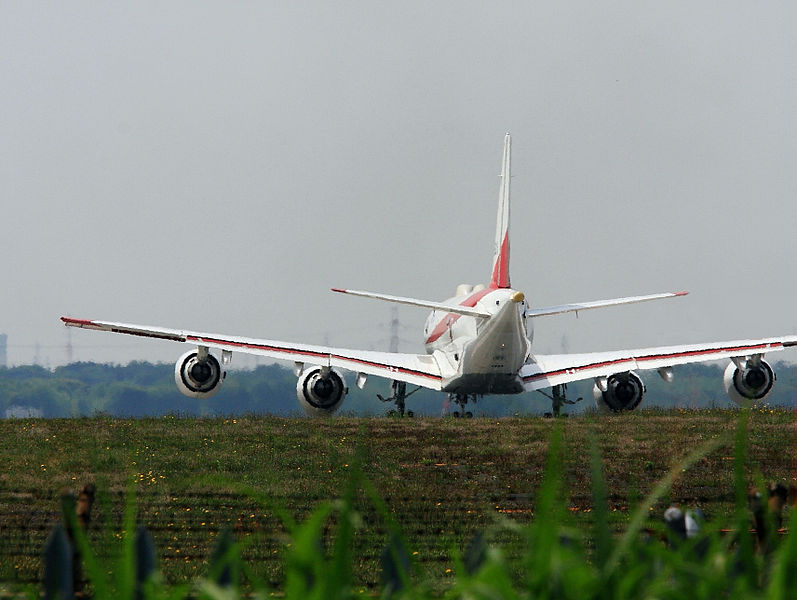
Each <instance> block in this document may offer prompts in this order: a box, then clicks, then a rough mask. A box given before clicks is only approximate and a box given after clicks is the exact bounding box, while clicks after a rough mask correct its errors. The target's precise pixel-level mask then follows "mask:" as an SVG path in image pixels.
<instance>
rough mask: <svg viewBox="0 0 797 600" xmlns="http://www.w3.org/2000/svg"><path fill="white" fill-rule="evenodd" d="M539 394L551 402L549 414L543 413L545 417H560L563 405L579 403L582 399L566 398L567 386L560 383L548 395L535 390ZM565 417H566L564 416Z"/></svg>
mask: <svg viewBox="0 0 797 600" xmlns="http://www.w3.org/2000/svg"><path fill="white" fill-rule="evenodd" d="M537 391H538V392H539V393H540V394H542V395H543V396H545V397H546V398H548V399H549V400H550V401H551V411H552V412H549V413H545V416H546V417H551V416H553V417H559V416H561V414H560V413H561V411H562V406H563V405H565V404H575V403H576V402H581V401H582V400H583V398H582V397H581V396H579V397H578V398H576V399H575V400H569V399H568V398H567V384H566V383H562V384H560V385H555V386H553V387H551V394H550V395H548V394H546V393H545V392H543V391H542V390H537ZM565 416H567V415H565Z"/></svg>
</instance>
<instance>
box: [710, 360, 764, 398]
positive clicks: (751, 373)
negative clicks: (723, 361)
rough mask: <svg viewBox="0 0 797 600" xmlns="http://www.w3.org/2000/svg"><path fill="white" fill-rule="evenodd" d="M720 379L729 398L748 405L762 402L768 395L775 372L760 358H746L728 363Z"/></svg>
mask: <svg viewBox="0 0 797 600" xmlns="http://www.w3.org/2000/svg"><path fill="white" fill-rule="evenodd" d="M722 379H723V383H724V384H725V391H726V392H727V394H728V396H729V397H730V399H731V400H733V401H734V402H735V403H736V404H742V405H750V404H756V403H758V402H763V400H764V399H765V398H766V397H767V396H768V395H769V392H770V391H771V390H772V386H773V384H774V383H775V372H774V371H773V370H772V367H770V366H769V364H768V363H766V362H765V361H763V360H761V359H758V360H747V361H740V362H739V363H736V362H732V363H730V364H729V365H728V366H727V368H726V369H725V375H724V376H723V378H722Z"/></svg>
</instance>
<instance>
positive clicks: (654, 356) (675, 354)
mask: <svg viewBox="0 0 797 600" xmlns="http://www.w3.org/2000/svg"><path fill="white" fill-rule="evenodd" d="M793 345H797V343H794V344H793ZM783 346H785V344H782V343H779V342H774V343H771V344H756V345H753V346H737V347H735V348H709V349H706V350H691V351H686V352H673V353H670V354H651V355H649V356H638V357H634V356H630V357H628V358H620V359H617V360H609V361H604V362H597V363H591V364H587V365H581V366H577V367H568V368H566V369H558V370H556V371H550V372H547V373H537V374H535V375H527V376H526V377H524V378H523V381H535V380H537V379H543V378H545V377H552V376H554V375H563V374H567V373H578V372H579V371H588V370H590V369H598V368H600V367H608V366H610V365H619V364H622V363H627V362H631V361H636V362H637V363H640V362H645V361H652V360H662V359H667V358H680V357H684V356H703V355H706V354H714V353H717V352H737V351H740V350H768V349H772V348H777V347H783Z"/></svg>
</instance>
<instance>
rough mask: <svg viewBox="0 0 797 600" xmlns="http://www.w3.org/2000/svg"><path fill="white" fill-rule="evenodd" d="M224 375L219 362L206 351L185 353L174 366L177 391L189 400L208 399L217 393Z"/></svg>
mask: <svg viewBox="0 0 797 600" xmlns="http://www.w3.org/2000/svg"><path fill="white" fill-rule="evenodd" d="M202 354H204V357H203V356H202ZM225 375H226V373H225V372H224V371H222V369H221V365H220V364H219V361H218V360H217V359H216V357H215V356H213V355H212V354H210V353H209V352H207V350H205V352H204V353H201V352H199V351H198V350H192V351H190V352H186V353H185V354H183V355H182V356H181V357H180V358H178V359H177V362H176V363H175V365H174V382H175V383H176V384H177V389H178V390H180V393H181V394H183V395H184V396H188V397H189V398H210V397H211V396H212V395H213V394H215V393H216V392H218V391H219V388H220V387H221V382H222V381H223V380H224V376H225Z"/></svg>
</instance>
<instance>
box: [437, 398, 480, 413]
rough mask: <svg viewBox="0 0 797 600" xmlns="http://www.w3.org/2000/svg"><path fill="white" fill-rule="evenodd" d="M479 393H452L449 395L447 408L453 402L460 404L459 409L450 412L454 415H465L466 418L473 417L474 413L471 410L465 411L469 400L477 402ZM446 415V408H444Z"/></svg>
mask: <svg viewBox="0 0 797 600" xmlns="http://www.w3.org/2000/svg"><path fill="white" fill-rule="evenodd" d="M478 397H479V396H478V395H477V394H454V393H451V394H449V395H448V402H447V403H446V407H445V409H448V406H450V404H451V402H453V403H454V404H456V405H457V406H459V410H455V411H454V412H452V413H449V414H450V415H451V416H452V417H455V418H457V417H465V418H466V419H472V418H473V413H472V412H470V411H465V405H466V404H467V403H468V400H472V401H473V403H474V404H476V400H477V399H478ZM444 416H445V410H444Z"/></svg>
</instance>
